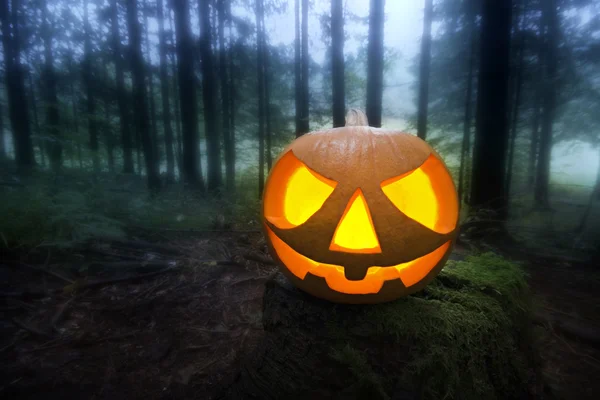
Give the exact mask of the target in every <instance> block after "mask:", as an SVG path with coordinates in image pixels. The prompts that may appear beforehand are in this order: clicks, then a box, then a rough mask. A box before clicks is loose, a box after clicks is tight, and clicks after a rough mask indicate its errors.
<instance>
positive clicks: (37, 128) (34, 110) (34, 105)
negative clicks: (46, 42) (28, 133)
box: [25, 60, 46, 167]
mask: <svg viewBox="0 0 600 400" xmlns="http://www.w3.org/2000/svg"><path fill="white" fill-rule="evenodd" d="M29 64H30V65H31V64H33V63H32V62H31V60H29ZM25 75H26V76H27V81H28V83H29V85H28V89H29V92H28V95H29V99H30V100H31V114H32V115H33V133H34V136H35V135H37V136H38V139H37V140H33V141H32V147H33V148H34V153H33V155H34V157H35V146H34V144H37V147H38V150H39V152H40V163H41V166H42V167H45V166H46V150H45V148H44V147H45V146H44V140H43V138H40V136H42V127H41V124H40V118H39V114H38V102H37V96H36V93H35V82H34V81H33V74H32V73H31V70H30V68H26V71H25ZM28 111H29V110H28Z"/></svg>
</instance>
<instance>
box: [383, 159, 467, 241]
mask: <svg viewBox="0 0 600 400" xmlns="http://www.w3.org/2000/svg"><path fill="white" fill-rule="evenodd" d="M381 189H382V190H383V193H385V195H386V196H387V197H388V198H389V199H390V200H391V201H392V203H394V205H395V206H396V207H397V208H398V209H399V210H400V211H402V212H403V213H404V214H406V215H407V216H408V217H409V218H411V219H413V220H415V221H417V222H419V223H420V224H421V225H423V226H425V227H427V228H429V229H431V230H432V231H435V232H437V233H449V232H452V231H453V230H454V228H455V227H456V222H457V220H458V200H457V197H456V190H455V188H454V182H453V181H452V178H451V176H450V175H449V174H448V172H447V171H446V168H445V167H444V164H442V162H441V161H440V160H438V159H437V158H436V157H434V156H433V155H430V156H429V158H428V159H427V160H426V161H425V163H423V165H421V166H420V167H419V168H417V169H415V170H413V171H411V172H408V173H406V174H404V175H401V176H399V177H394V178H391V179H387V180H385V181H383V182H382V183H381Z"/></svg>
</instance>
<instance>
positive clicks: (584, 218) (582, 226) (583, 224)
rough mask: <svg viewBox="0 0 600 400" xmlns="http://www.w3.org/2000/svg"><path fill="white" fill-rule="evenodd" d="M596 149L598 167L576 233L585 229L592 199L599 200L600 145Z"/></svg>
mask: <svg viewBox="0 0 600 400" xmlns="http://www.w3.org/2000/svg"><path fill="white" fill-rule="evenodd" d="M597 150H598V167H597V170H596V184H595V185H594V188H593V189H592V193H590V198H589V200H588V204H587V207H586V208H585V211H584V212H583V215H582V216H581V219H580V220H579V225H578V227H577V228H576V229H575V232H576V233H581V232H583V231H584V230H585V228H586V225H587V222H588V219H589V216H590V214H591V212H592V208H593V207H594V201H596V200H600V145H598V148H597ZM599 249H600V248H599Z"/></svg>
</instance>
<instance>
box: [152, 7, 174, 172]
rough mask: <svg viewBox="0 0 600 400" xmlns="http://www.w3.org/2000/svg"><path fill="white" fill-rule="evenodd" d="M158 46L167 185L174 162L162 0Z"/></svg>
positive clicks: (158, 14) (159, 15)
mask: <svg viewBox="0 0 600 400" xmlns="http://www.w3.org/2000/svg"><path fill="white" fill-rule="evenodd" d="M156 7H157V11H158V12H157V19H158V46H159V53H160V92H161V98H162V110H163V127H164V134H165V154H166V157H167V183H173V182H174V181H175V160H174V157H173V128H172V127H171V105H170V102H169V74H168V72H167V66H168V63H167V39H166V33H165V21H164V10H163V0H157V3H156Z"/></svg>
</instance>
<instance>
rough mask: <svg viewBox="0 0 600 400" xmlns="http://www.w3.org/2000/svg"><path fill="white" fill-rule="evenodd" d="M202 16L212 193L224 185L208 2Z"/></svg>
mask: <svg viewBox="0 0 600 400" xmlns="http://www.w3.org/2000/svg"><path fill="white" fill-rule="evenodd" d="M198 6H199V14H200V59H201V61H202V62H201V68H202V100H203V103H204V130H205V135H206V152H207V155H206V161H207V171H206V183H207V189H208V190H209V191H210V192H215V193H216V192H217V191H218V190H219V189H220V188H221V185H222V173H221V146H220V143H219V131H218V127H217V118H218V115H217V114H218V110H217V102H216V96H215V74H214V66H213V54H212V48H211V46H212V40H211V28H210V9H209V1H208V0H198ZM182 102H183V100H182Z"/></svg>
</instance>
